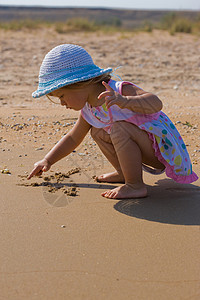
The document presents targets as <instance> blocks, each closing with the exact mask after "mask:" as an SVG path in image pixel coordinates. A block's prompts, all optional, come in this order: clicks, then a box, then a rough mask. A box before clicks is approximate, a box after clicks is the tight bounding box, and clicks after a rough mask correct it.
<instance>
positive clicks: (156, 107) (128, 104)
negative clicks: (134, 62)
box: [122, 84, 162, 114]
mask: <svg viewBox="0 0 200 300" xmlns="http://www.w3.org/2000/svg"><path fill="white" fill-rule="evenodd" d="M122 94H123V96H125V98H126V101H124V108H128V109H130V110H133V111H134V112H138V113H142V114H153V113H156V112H158V111H160V110H161V109H162V101H161V100H160V99H159V98H158V97H157V96H156V95H154V94H151V93H148V92H145V91H143V90H141V89H140V88H138V87H136V86H134V85H130V84H129V85H128V84H126V85H124V86H123V87H122Z"/></svg>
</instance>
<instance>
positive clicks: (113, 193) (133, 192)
mask: <svg viewBox="0 0 200 300" xmlns="http://www.w3.org/2000/svg"><path fill="white" fill-rule="evenodd" d="M101 195H102V196H103V197H106V198H109V199H127V198H144V197H146V196H147V188H146V186H145V185H144V184H141V185H140V186H135V185H130V184H124V185H122V186H119V187H117V188H115V189H113V190H108V191H105V192H103V193H102V194H101Z"/></svg>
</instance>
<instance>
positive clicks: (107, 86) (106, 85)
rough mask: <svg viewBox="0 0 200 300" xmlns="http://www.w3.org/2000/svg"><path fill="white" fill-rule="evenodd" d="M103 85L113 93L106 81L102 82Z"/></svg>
mask: <svg viewBox="0 0 200 300" xmlns="http://www.w3.org/2000/svg"><path fill="white" fill-rule="evenodd" d="M102 84H103V85H104V86H105V88H106V89H107V90H108V91H110V92H112V91H113V89H112V88H111V87H110V86H109V84H107V83H106V82H105V81H102Z"/></svg>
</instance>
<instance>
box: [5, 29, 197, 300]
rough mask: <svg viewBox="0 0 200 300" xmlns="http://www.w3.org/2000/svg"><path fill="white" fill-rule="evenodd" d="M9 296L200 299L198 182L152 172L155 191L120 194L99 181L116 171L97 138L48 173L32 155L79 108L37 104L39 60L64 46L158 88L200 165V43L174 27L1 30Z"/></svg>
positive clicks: (45, 147)
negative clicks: (37, 168)
mask: <svg viewBox="0 0 200 300" xmlns="http://www.w3.org/2000/svg"><path fill="white" fill-rule="evenodd" d="M0 40H1V43H0V47H1V59H0V70H1V72H0V82H1V95H0V170H3V171H2V172H1V173H0V191H1V195H0V198H1V201H0V211H1V218H0V224H1V247H0V248H1V251H0V253H1V254H0V260H1V264H0V265H1V267H0V268H1V270H0V272H1V279H0V290H1V296H0V298H1V299H6V300H7V299H20V300H21V299H31V300H32V299H59V300H60V299H73V300H74V299H78V300H79V299H87V300H88V299H120V300H121V299H123V300H124V299H199V293H200V279H199V274H200V263H199V259H200V255H199V248H200V234H199V228H200V227H199V226H200V201H199V200H200V187H199V186H200V180H198V181H196V182H195V183H193V184H190V185H181V184H177V183H175V182H173V181H172V180H171V179H169V178H167V177H166V176H165V175H164V174H162V175H159V176H153V175H148V174H146V173H145V174H144V180H145V183H146V184H147V188H148V192H149V196H148V197H147V198H145V199H135V200H121V201H119V200H110V199H106V198H103V197H101V195H100V194H101V192H103V191H104V190H106V189H108V188H113V187H115V186H116V184H106V183H96V182H95V181H94V180H93V178H92V177H93V176H94V175H99V174H101V173H102V172H107V171H110V170H112V167H111V166H110V164H109V163H108V162H107V160H106V159H105V158H104V157H103V156H102V155H101V153H100V150H99V149H98V148H97V146H96V144H95V142H94V141H93V140H92V138H91V137H90V135H87V136H86V138H85V140H84V141H83V143H82V144H81V145H80V146H79V147H78V148H77V149H76V151H75V152H73V153H72V154H70V155H69V156H68V157H66V158H65V159H63V160H62V161H59V162H58V163H57V164H55V165H54V166H53V167H52V169H51V171H49V172H47V173H45V174H43V176H41V178H36V177H34V178H32V179H31V180H30V181H27V180H26V176H27V174H28V173H29V172H30V171H31V169H32V167H33V164H34V162H36V161H38V160H39V159H42V158H43V156H44V155H45V154H46V153H47V152H48V151H49V149H51V147H52V146H53V145H54V144H55V143H56V142H57V141H58V140H59V139H60V138H61V137H62V136H63V135H64V134H65V133H66V132H68V131H69V130H70V129H71V128H72V127H73V124H74V122H76V119H77V116H78V113H77V112H73V111H71V110H65V109H64V108H63V107H59V106H56V105H54V104H52V103H49V102H48V100H47V99H45V97H44V98H41V99H39V100H33V99H32V97H31V93H32V92H33V91H34V90H35V89H36V86H37V76H38V71H39V66H40V63H41V61H42V59H43V57H44V55H45V54H46V53H47V52H48V51H49V50H50V49H51V48H53V47H54V46H56V45H58V44H61V43H77V44H80V45H81V46H83V47H85V49H86V50H88V52H89V53H90V54H91V55H92V56H93V59H94V62H95V63H96V64H98V65H100V66H102V67H108V66H111V67H113V68H116V67H118V66H122V67H121V68H120V69H118V70H117V71H116V73H118V74H119V75H120V76H121V77H122V78H123V80H129V81H132V82H134V83H136V84H137V85H139V86H141V87H142V88H143V89H145V90H147V91H150V92H153V93H155V94H157V95H158V96H159V97H160V98H161V100H162V101H163V105H164V107H163V111H164V112H165V113H167V114H168V116H169V117H170V118H171V119H172V121H173V122H174V123H175V124H176V126H177V129H178V130H179V131H180V133H181V135H182V137H183V139H184V141H185V143H186V145H187V149H188V152H189V153H190V156H191V160H192V164H193V169H194V171H195V172H196V173H197V174H198V175H199V165H200V159H199V158H200V151H199V149H200V147H199V145H200V137H199V126H200V118H199V113H200V107H199V100H200V97H199V95H200V93H199V90H200V75H199V67H200V64H199V51H200V39H199V38H198V37H196V36H192V35H186V34H178V35H175V36H170V35H169V34H168V33H166V32H159V31H155V32H153V33H150V34H149V33H139V34H120V33H119V34H114V35H112V36H110V35H105V34H104V35H103V34H81V33H75V34H66V35H59V34H56V33H54V32H52V31H48V30H46V29H44V30H40V31H33V32H29V31H24V32H15V33H12V32H3V31H1V32H0Z"/></svg>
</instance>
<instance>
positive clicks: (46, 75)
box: [32, 44, 112, 98]
mask: <svg viewBox="0 0 200 300" xmlns="http://www.w3.org/2000/svg"><path fill="white" fill-rule="evenodd" d="M111 72H112V69H111V68H107V69H101V68H99V67H98V66H96V65H95V64H94V62H93V60H92V58H91V56H90V55H89V54H88V53H87V51H86V50H85V49H83V48H82V47H80V46H77V45H73V44H64V45H59V46H57V47H55V48H53V49H52V50H51V51H50V52H48V53H47V55H46V56H45V58H44V60H43V62H42V65H41V67H40V72H39V85H38V89H37V90H36V91H35V92H33V94H32V96H33V98H39V97H41V96H44V95H46V94H48V93H50V92H52V91H55V90H57V89H59V88H61V87H63V86H66V85H70V84H73V83H76V82H80V81H85V80H88V79H91V78H94V77H98V76H100V75H102V74H106V73H108V74H109V73H111Z"/></svg>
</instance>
